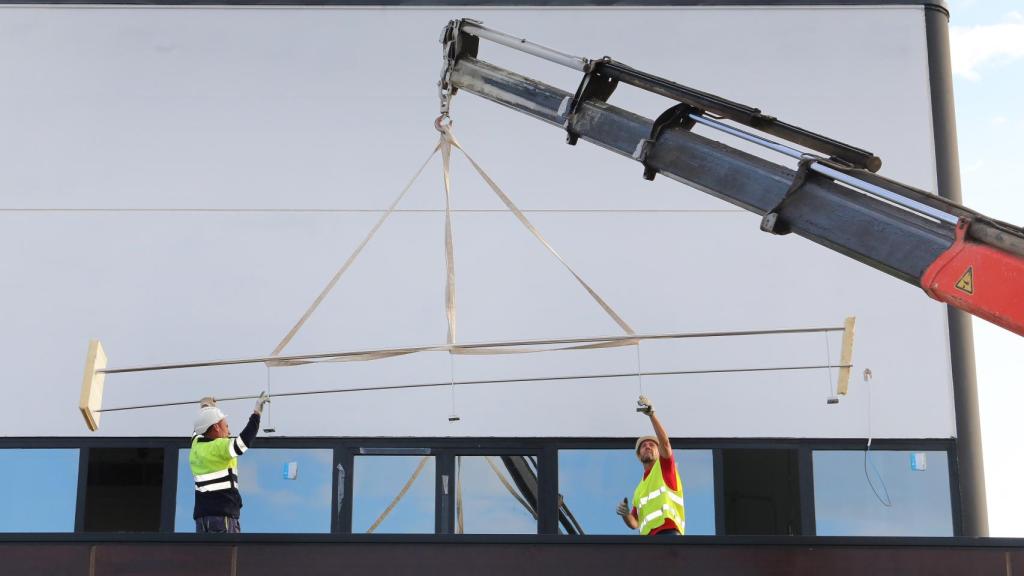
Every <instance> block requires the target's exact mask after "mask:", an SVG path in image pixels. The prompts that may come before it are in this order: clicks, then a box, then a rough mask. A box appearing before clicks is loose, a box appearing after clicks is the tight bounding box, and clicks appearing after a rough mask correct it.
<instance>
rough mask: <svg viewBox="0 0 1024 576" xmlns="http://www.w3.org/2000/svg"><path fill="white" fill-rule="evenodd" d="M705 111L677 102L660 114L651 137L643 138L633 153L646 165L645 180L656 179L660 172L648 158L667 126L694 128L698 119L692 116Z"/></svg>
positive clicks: (652, 127)
mask: <svg viewBox="0 0 1024 576" xmlns="http://www.w3.org/2000/svg"><path fill="white" fill-rule="evenodd" d="M703 113H704V111H703V110H700V109H698V108H694V107H693V106H690V105H689V104H676V105H675V106H673V107H671V108H669V109H668V110H665V111H664V112H662V113H661V115H660V116H658V118H657V119H656V120H655V121H654V124H653V125H652V126H651V135H650V137H649V138H647V139H646V140H641V141H640V143H639V144H637V147H636V151H635V152H634V153H633V157H634V158H636V159H637V160H638V161H639V162H640V163H641V164H643V165H644V180H654V177H655V176H656V175H657V174H658V170H657V169H656V168H654V167H652V166H651V165H650V164H649V163H648V162H647V158H649V157H650V155H651V152H652V151H653V150H654V146H655V145H656V144H657V143H658V137H659V136H661V133H662V132H663V131H664V130H665V129H666V128H669V127H673V126H677V127H679V128H682V129H683V130H689V129H691V128H693V125H694V124H695V123H696V121H695V120H694V119H693V118H691V117H690V116H691V115H696V116H701V115H703Z"/></svg>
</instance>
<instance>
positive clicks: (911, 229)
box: [439, 19, 1024, 335]
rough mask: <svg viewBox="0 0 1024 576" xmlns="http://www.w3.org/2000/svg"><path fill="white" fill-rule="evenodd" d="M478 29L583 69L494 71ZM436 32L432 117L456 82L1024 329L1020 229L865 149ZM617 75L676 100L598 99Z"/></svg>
mask: <svg viewBox="0 0 1024 576" xmlns="http://www.w3.org/2000/svg"><path fill="white" fill-rule="evenodd" d="M480 39H485V40H490V41H492V42H496V43H498V44H503V45H505V46H509V47H511V48H515V49H517V50H521V51H523V52H526V53H529V54H532V55H534V56H538V57H540V58H544V59H546V60H550V61H552V62H556V63H558V64H562V65H564V66H568V67H571V68H574V69H576V70H579V71H580V72H582V73H583V78H582V80H581V82H580V85H579V87H578V88H577V89H576V91H575V93H569V92H565V91H563V90H560V89H558V88H555V87H553V86H549V85H547V84H544V83H542V82H539V81H537V80H533V79H531V78H527V77H525V76H522V75H519V74H516V73H514V72H511V71H509V70H505V69H502V68H499V67H497V66H494V65H493V64H490V63H488V62H485V61H483V60H480V59H479V58H477V54H478V50H479V44H480ZM441 42H442V44H443V47H444V48H443V55H444V68H443V70H442V77H441V81H440V83H439V87H440V95H441V113H442V117H441V118H439V121H440V120H443V119H444V118H445V117H447V114H448V106H449V104H450V99H451V97H452V96H454V94H455V93H456V91H458V90H465V91H466V92H470V93H473V94H476V95H478V96H481V97H483V98H486V99H488V100H492V101H494V102H497V103H498V104H502V105H504V106H506V107H508V108H511V109H513V110H516V111H519V112H523V113H525V114H527V115H530V116H533V117H534V118H537V119H539V120H543V121H545V122H548V123H549V124H553V125H555V126H558V127H561V128H563V129H564V130H565V131H566V133H567V141H568V143H569V144H575V143H576V141H577V140H578V139H581V138H582V139H583V140H586V141H589V142H592V143H594V144H597V145H599V146H601V147H603V148H606V149H608V150H611V151H613V152H618V153H619V154H622V155H623V156H628V157H631V158H633V159H635V160H637V161H639V162H640V163H641V164H643V176H644V178H646V179H648V180H652V179H654V177H655V176H656V175H657V174H663V175H665V176H667V177H669V178H672V179H674V180H678V181H680V182H683V183H685V184H688V185H690V186H692V187H694V188H697V189H699V190H702V191H704V192H707V193H709V194H712V195H714V196H717V197H718V198H721V199H723V200H726V201H728V202H731V203H732V204H735V205H737V206H740V207H742V208H745V209H747V210H750V211H751V212H755V213H757V214H760V215H762V217H763V218H762V221H761V229H762V230H764V231H766V232H770V233H773V234H788V233H790V232H793V233H795V234H797V235H799V236H803V237H804V238H807V239H809V240H812V241H814V242H817V243H818V244H821V245H823V246H827V247H829V248H831V249H833V250H836V251H838V252H840V253H842V254H845V255H847V256H849V257H851V258H854V259H856V260H859V261H861V262H863V263H865V264H867V265H869V266H872V267H874V268H876V269H878V270H881V271H883V272H885V273H887V274H890V275H892V276H895V277H897V278H900V279H902V280H904V281H906V282H910V283H913V284H916V285H918V286H920V287H921V288H922V289H924V291H925V292H926V293H927V294H928V295H929V296H931V297H932V298H934V299H936V300H939V301H940V302H945V303H947V304H950V305H952V306H955V307H957V308H960V309H962V310H965V311H967V312H970V313H972V314H974V315H976V316H979V317H981V318H984V319H986V320H989V321H991V322H993V323H995V324H998V325H1000V326H1003V327H1005V328H1007V329H1009V330H1012V331H1013V332H1016V333H1017V334H1020V335H1024V229H1022V228H1019V227H1016V226H1013V225H1010V224H1007V223H1004V222H999V221H997V220H994V219H992V218H988V217H987V216H984V215H982V214H979V213H977V212H974V211H972V210H969V209H967V208H964V207H963V206H961V205H959V204H956V203H955V202H952V201H949V200H946V199H944V198H941V197H939V196H936V195H934V194H930V193H928V192H924V191H922V190H918V189H916V188H912V187H910V186H907V185H904V184H901V183H899V182H895V181H893V180H890V179H887V178H883V177H881V176H879V175H877V174H875V172H877V171H878V169H879V168H880V167H881V160H880V159H879V158H878V157H877V156H875V155H874V154H872V153H870V152H868V151H865V150H861V149H859V148H855V147H853V146H850V145H848V144H844V143H842V142H837V141H835V140H832V139H831V138H827V137H825V136H821V135H819V134H815V133H813V132H810V131H807V130H804V129H802V128H799V127H796V126H792V125H790V124H786V123H784V122H781V121H779V120H778V119H776V118H774V117H772V116H768V115H765V114H763V113H762V112H761V111H760V110H758V109H756V108H751V107H749V106H744V105H742V104H737V103H735V102H731V101H729V100H726V99H724V98H721V97H718V96H715V95H712V94H708V93H705V92H701V91H699V90H694V89H692V88H688V87H686V86H682V85H680V84H676V83H674V82H671V81H669V80H666V79H663V78H659V77H657V76H654V75H651V74H648V73H645V72H641V71H639V70H635V69H633V68H630V67H629V66H625V65H623V64H621V63H619V62H616V61H614V60H612V59H610V58H607V57H605V58H602V59H599V60H588V59H585V58H579V57H576V56H571V55H568V54H564V53H561V52H557V51H555V50H551V49H549V48H545V47H543V46H539V45H537V44H534V43H532V42H528V41H526V40H523V39H520V38H515V37H512V36H509V35H506V34H503V33H501V32H498V31H496V30H491V29H488V28H486V27H484V26H483V25H482V24H481V23H480V22H476V21H473V20H468V19H462V20H453V21H451V22H450V23H449V24H448V26H447V27H446V28H445V29H444V32H443V33H442V36H441ZM619 83H626V84H629V85H632V86H636V87H638V88H640V89H643V90H647V91H650V92H653V93H655V94H659V95H661V96H665V97H667V98H669V99H671V100H674V101H676V102H678V104H676V105H674V106H672V107H671V108H669V109H668V110H666V111H665V112H664V113H663V114H662V115H661V116H659V117H658V118H657V119H655V120H651V119H648V118H645V117H643V116H639V115H637V114H634V113H632V112H629V111H628V110H624V109H621V108H617V107H615V106H613V105H611V104H609V103H608V102H607V101H608V98H609V96H611V94H612V92H613V91H614V90H615V88H616V86H617V85H618V84H619ZM698 123H699V124H702V125H704V126H707V127H710V128H712V129H715V130H718V131H720V132H722V133H725V134H729V135H731V136H734V137H737V138H740V139H742V140H746V141H748V142H752V143H754V144H758V145H760V146H764V147H766V148H770V149H772V150H775V151H776V152H780V153H782V154H784V155H787V156H790V157H792V158H794V159H795V160H797V161H798V164H797V168H796V170H793V169H790V168H787V167H785V166H782V165H779V164H776V163H774V162H771V161H768V160H765V159H763V158H760V157H758V156H754V155H752V154H749V153H746V152H743V151H740V150H738V149H736V148H732V147H730V146H728V145H726V144H723V143H720V142H717V141H715V140H711V139H709V138H706V137H704V136H701V135H698V134H696V133H694V132H693V131H691V128H692V127H693V126H694V125H695V124H698ZM755 131H756V132H755ZM778 140H784V141H786V142H787V143H781V142H779V141H778ZM793 145H797V146H800V147H802V148H804V149H809V150H811V151H812V152H806V151H803V150H800V149H797V148H795V147H794V146H793Z"/></svg>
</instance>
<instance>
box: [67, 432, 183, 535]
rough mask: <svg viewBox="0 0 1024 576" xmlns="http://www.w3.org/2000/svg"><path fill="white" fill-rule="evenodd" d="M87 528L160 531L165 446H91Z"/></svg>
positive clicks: (106, 530) (86, 513) (95, 530)
mask: <svg viewBox="0 0 1024 576" xmlns="http://www.w3.org/2000/svg"><path fill="white" fill-rule="evenodd" d="M86 483H87V486H86V489H85V523H84V524H85V526H84V529H85V531H86V532H157V531H159V530H160V509H161V506H162V505H163V501H162V500H163V498H162V495H163V484H164V449H163V448H90V449H89V470H88V473H87V479H86Z"/></svg>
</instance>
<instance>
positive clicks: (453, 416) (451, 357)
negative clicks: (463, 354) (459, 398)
mask: <svg viewBox="0 0 1024 576" xmlns="http://www.w3.org/2000/svg"><path fill="white" fill-rule="evenodd" d="M448 368H449V377H450V380H451V391H452V411H451V413H450V414H449V416H448V421H449V422H458V421H459V420H460V419H461V418H459V413H458V412H456V411H455V354H452V353H451V352H449V353H448Z"/></svg>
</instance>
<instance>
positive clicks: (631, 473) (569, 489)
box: [558, 449, 715, 535]
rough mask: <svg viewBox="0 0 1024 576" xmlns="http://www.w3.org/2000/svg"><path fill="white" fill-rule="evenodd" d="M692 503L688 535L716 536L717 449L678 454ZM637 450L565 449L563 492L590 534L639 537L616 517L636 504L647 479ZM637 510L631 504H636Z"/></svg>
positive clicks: (686, 494) (561, 467)
mask: <svg viewBox="0 0 1024 576" xmlns="http://www.w3.org/2000/svg"><path fill="white" fill-rule="evenodd" d="M673 453H674V454H675V457H676V465H677V466H678V469H679V476H680V478H682V480H683V500H684V502H685V503H686V505H685V506H686V534H689V535H694V534H714V533H715V474H714V464H713V458H712V452H711V450H674V451H673ZM643 472H644V469H643V466H642V465H641V464H640V462H639V461H638V460H637V458H636V455H635V454H634V453H633V451H632V450H628V449H627V450H559V451H558V492H559V493H560V494H561V495H562V499H563V501H564V502H565V504H566V506H568V507H569V510H570V511H571V512H572V515H573V516H574V517H575V518H576V521H577V522H578V523H579V524H580V527H581V528H583V533H584V534H638V532H637V531H636V530H631V529H629V527H628V526H626V524H625V523H624V522H623V521H622V518H621V517H620V516H618V515H617V514H616V513H615V507H616V505H617V504H618V503H619V502H622V499H623V498H625V499H627V501H628V502H630V503H632V500H633V491H634V490H635V489H636V486H637V484H638V483H639V482H640V480H641V479H642V478H643ZM630 505H631V504H630Z"/></svg>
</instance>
